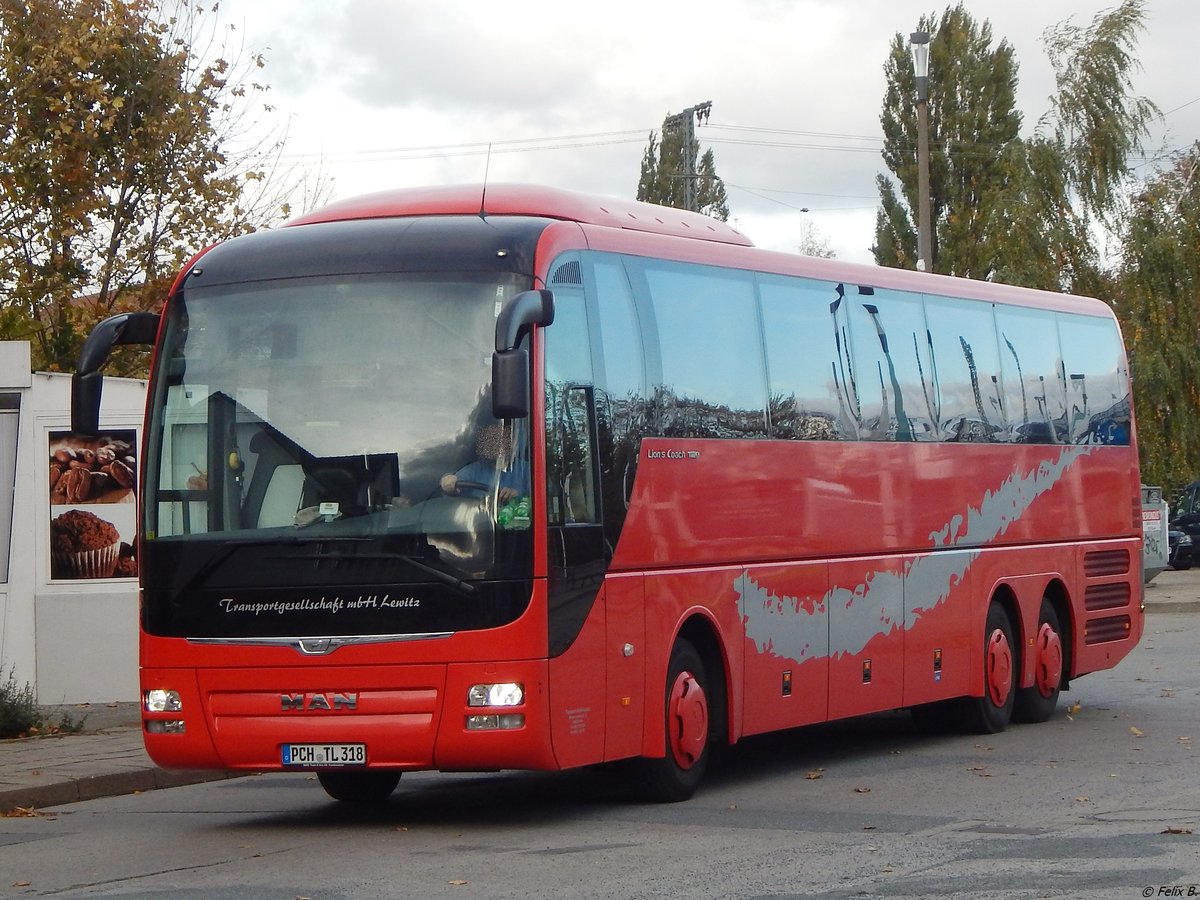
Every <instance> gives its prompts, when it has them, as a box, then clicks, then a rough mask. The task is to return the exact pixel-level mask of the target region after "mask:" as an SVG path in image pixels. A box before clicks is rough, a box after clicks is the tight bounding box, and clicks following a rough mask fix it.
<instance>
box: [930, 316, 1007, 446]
mask: <svg viewBox="0 0 1200 900" xmlns="http://www.w3.org/2000/svg"><path fill="white" fill-rule="evenodd" d="M925 314H926V319H927V321H928V323H929V331H930V334H931V335H932V338H933V359H932V364H933V365H934V366H936V371H937V390H936V392H935V396H934V400H933V402H934V410H935V413H936V415H937V424H938V432H939V435H940V438H941V440H943V441H971V442H979V441H984V442H987V441H1003V440H1006V439H1007V431H1008V429H1007V422H1006V418H1005V411H1004V401H1003V398H1002V396H1001V392H1000V351H999V349H998V347H997V342H996V322H995V318H994V317H993V315H992V307H991V304H988V303H969V302H966V301H961V300H951V299H949V298H947V297H929V296H927V297H926V298H925Z"/></svg>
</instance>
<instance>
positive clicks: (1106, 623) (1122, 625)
mask: <svg viewBox="0 0 1200 900" xmlns="http://www.w3.org/2000/svg"><path fill="white" fill-rule="evenodd" d="M1131 627H1132V623H1131V622H1130V621H1129V616H1110V617H1109V618H1106V619H1093V620H1092V621H1090V622H1088V623H1087V624H1086V625H1085V626H1084V628H1083V642H1084V643H1085V644H1107V643H1109V642H1110V641H1123V640H1125V639H1127V638H1128V637H1129V633H1130V628H1131Z"/></svg>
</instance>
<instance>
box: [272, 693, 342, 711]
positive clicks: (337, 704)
mask: <svg viewBox="0 0 1200 900" xmlns="http://www.w3.org/2000/svg"><path fill="white" fill-rule="evenodd" d="M279 706H280V708H281V709H282V710H283V711H284V712H321V711H324V712H333V711H334V710H338V709H358V694H357V693H345V694H280V695H279Z"/></svg>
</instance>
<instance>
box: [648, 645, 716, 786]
mask: <svg viewBox="0 0 1200 900" xmlns="http://www.w3.org/2000/svg"><path fill="white" fill-rule="evenodd" d="M664 715H665V717H666V732H667V737H666V746H665V748H664V749H665V750H666V753H665V755H664V756H663V757H662V758H661V759H643V760H640V761H639V767H640V769H641V772H640V775H641V778H640V788H641V795H642V797H643V798H644V799H646V800H648V801H652V802H655V803H678V802H679V801H681V800H687V799H688V798H689V797H691V796H692V794H694V793H695V792H696V788H697V787H698V786H699V784H700V782H701V780H702V779H703V778H704V771H705V769H706V768H707V767H708V759H709V717H710V691H709V685H708V674H707V672H706V671H705V669H704V661H703V660H702V659H701V658H700V654H699V653H698V652H696V648H695V647H693V646H692V644H691V643H690V642H689V641H686V640H684V639H682V638H681V639H680V640H679V641H677V642H676V644H675V648H674V649H673V650H672V652H671V661H670V663H669V664H668V666H667V685H666V694H665V707H664Z"/></svg>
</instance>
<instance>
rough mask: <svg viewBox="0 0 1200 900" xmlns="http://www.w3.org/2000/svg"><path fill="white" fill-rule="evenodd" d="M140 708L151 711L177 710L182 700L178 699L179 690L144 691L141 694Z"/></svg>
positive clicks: (179, 709)
mask: <svg viewBox="0 0 1200 900" xmlns="http://www.w3.org/2000/svg"><path fill="white" fill-rule="evenodd" d="M142 709H144V710H145V711H146V712H152V713H164V712H179V711H181V710H182V709H183V701H182V700H180V699H179V691H167V690H152V691H146V692H145V693H144V694H142Z"/></svg>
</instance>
